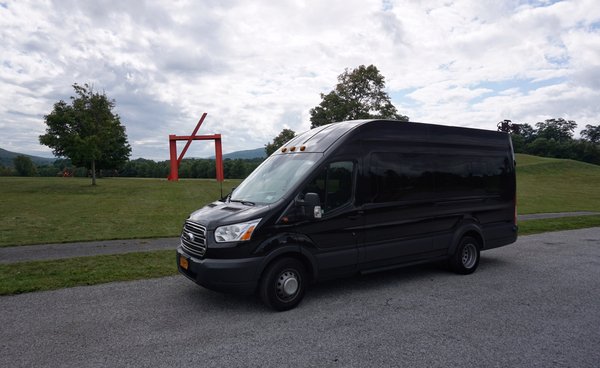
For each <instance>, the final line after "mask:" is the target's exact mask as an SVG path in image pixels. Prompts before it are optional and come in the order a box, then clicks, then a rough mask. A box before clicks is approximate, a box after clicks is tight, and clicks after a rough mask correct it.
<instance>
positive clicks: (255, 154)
mask: <svg viewBox="0 0 600 368" xmlns="http://www.w3.org/2000/svg"><path fill="white" fill-rule="evenodd" d="M265 157H267V153H266V152H265V148H264V147H263V148H255V149H251V150H244V151H235V152H231V153H225V154H224V155H223V159H226V158H229V159H232V160H235V159H237V158H241V159H246V160H247V159H251V158H265ZM209 158H211V159H214V158H215V156H210V157H209Z"/></svg>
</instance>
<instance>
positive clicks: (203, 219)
mask: <svg viewBox="0 0 600 368" xmlns="http://www.w3.org/2000/svg"><path fill="white" fill-rule="evenodd" d="M269 208H270V206H266V205H248V204H243V203H238V202H221V201H215V202H213V203H210V204H208V205H206V206H204V207H202V208H201V209H199V210H197V211H195V212H193V213H192V214H191V215H190V217H189V220H191V221H194V222H197V223H199V224H202V225H204V226H206V228H207V229H208V230H214V229H215V228H217V227H219V226H223V225H229V224H235V223H238V222H244V221H249V220H254V219H257V218H261V217H263V216H264V215H265V214H266V213H268V212H269Z"/></svg>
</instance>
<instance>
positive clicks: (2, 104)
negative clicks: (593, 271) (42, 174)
mask: <svg viewBox="0 0 600 368" xmlns="http://www.w3.org/2000/svg"><path fill="white" fill-rule="evenodd" d="M361 64H364V65H369V64H374V65H375V66H377V68H379V70H380V71H381V73H382V74H383V76H384V77H385V80H386V87H387V92H388V93H389V95H390V96H391V98H392V102H393V103H394V105H395V106H396V107H397V108H398V111H399V112H400V113H402V114H404V115H408V116H409V117H410V119H411V120H412V121H419V122H429V123H439V124H447V125H458V126H467V127H478V128H484V129H495V128H496V124H497V123H498V122H499V121H500V120H503V119H511V120H513V121H514V122H525V123H529V124H532V125H533V124H535V123H536V122H538V121H543V120H544V119H547V118H552V117H562V118H565V119H570V120H575V121H576V122H577V123H578V124H579V127H578V129H577V134H578V133H579V131H580V130H581V129H583V128H584V127H585V125H586V124H593V125H597V124H600V4H599V3H598V1H597V0H589V1H588V0H575V1H544V0H540V1H510V0H507V1H500V0H489V1H488V0H473V1H452V0H443V1H435V0H427V1H416V0H414V1H400V0H399V1H395V0H340V1H325V0H315V1H301V0H295V1H285V0H281V1H274V0H264V1H263V0H245V1H242V0H222V1H221V0H204V1H201V0H198V1H125V0H115V1H84V0H72V1H70V0H60V1H58V0H57V1H23V0H18V1H11V0H8V1H6V0H0V147H1V148H4V149H7V150H10V151H16V152H21V153H28V154H34V155H41V156H47V157H51V156H52V154H51V151H50V149H49V148H47V147H44V146H41V145H40V144H39V141H38V136H39V135H40V134H43V133H44V131H45V124H44V119H43V116H44V115H46V114H48V113H50V112H51V111H52V106H53V104H54V103H55V102H57V101H59V100H61V99H62V100H65V101H68V100H69V97H70V96H71V95H73V89H72V87H71V85H72V84H73V83H75V82H77V83H79V84H84V83H90V84H93V86H94V88H95V89H96V90H99V91H105V92H106V94H107V95H108V96H109V97H110V98H112V99H114V100H115V101H116V108H115V111H116V112H117V113H118V114H119V115H120V116H121V122H122V123H123V124H124V125H125V127H126V129H127V135H128V137H129V142H130V144H131V146H132V148H133V152H132V158H138V157H144V158H150V159H155V160H164V159H168V135H169V134H179V135H186V134H189V133H191V131H192V130H193V128H194V127H195V125H196V122H197V121H198V119H199V118H200V116H201V115H202V113H203V112H207V113H208V117H207V119H206V121H205V123H204V125H203V126H202V128H201V129H200V133H203V134H210V133H221V134H222V135H223V150H224V152H232V151H237V150H244V149H253V148H258V147H263V146H264V145H265V144H266V143H267V142H268V141H270V140H272V138H273V137H274V136H275V135H277V134H278V133H279V132H280V131H281V130H282V129H283V128H290V129H293V130H294V131H296V132H298V133H299V132H302V131H305V130H308V129H309V127H310V121H309V117H310V115H309V110H310V108H312V107H314V106H316V105H318V104H319V103H320V101H321V98H320V93H328V92H329V91H331V90H332V89H333V87H334V86H335V84H336V83H337V76H338V75H339V74H341V73H342V72H343V71H344V69H345V68H349V69H353V68H355V67H357V66H359V65H361ZM182 146H183V144H182V143H180V144H179V149H181V147H182ZM212 154H214V148H213V144H212V143H209V142H194V144H192V146H191V147H190V150H189V151H188V154H187V156H194V157H207V156H209V155H212Z"/></svg>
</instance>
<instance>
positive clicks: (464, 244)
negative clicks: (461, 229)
mask: <svg viewBox="0 0 600 368" xmlns="http://www.w3.org/2000/svg"><path fill="white" fill-rule="evenodd" d="M480 248H481V244H479V241H478V240H477V239H475V238H473V237H470V236H465V237H464V238H462V239H461V240H460V243H458V247H457V248H456V252H454V254H453V255H452V256H451V257H450V259H449V260H448V264H449V265H450V269H451V270H452V271H454V272H456V273H458V274H461V275H468V274H471V273H473V272H475V270H476V269H477V266H479V258H480Z"/></svg>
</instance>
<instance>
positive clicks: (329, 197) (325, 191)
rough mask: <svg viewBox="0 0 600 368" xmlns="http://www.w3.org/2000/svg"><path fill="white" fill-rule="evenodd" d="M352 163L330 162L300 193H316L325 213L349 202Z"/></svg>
mask: <svg viewBox="0 0 600 368" xmlns="http://www.w3.org/2000/svg"><path fill="white" fill-rule="evenodd" d="M353 172H354V163H353V162H352V161H339V162H332V163H330V164H329V165H327V166H326V167H325V168H324V169H323V170H321V172H320V173H319V174H318V175H317V177H316V178H315V179H313V180H312V181H311V182H310V183H308V185H307V186H306V187H305V188H304V190H303V191H302V194H306V193H311V192H312V193H317V194H318V195H319V198H320V199H321V207H322V209H323V210H324V212H325V213H328V212H331V211H332V210H334V209H336V208H338V207H340V206H342V205H344V204H346V203H348V202H350V200H351V199H352V181H353V180H352V178H353V175H352V173H353Z"/></svg>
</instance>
